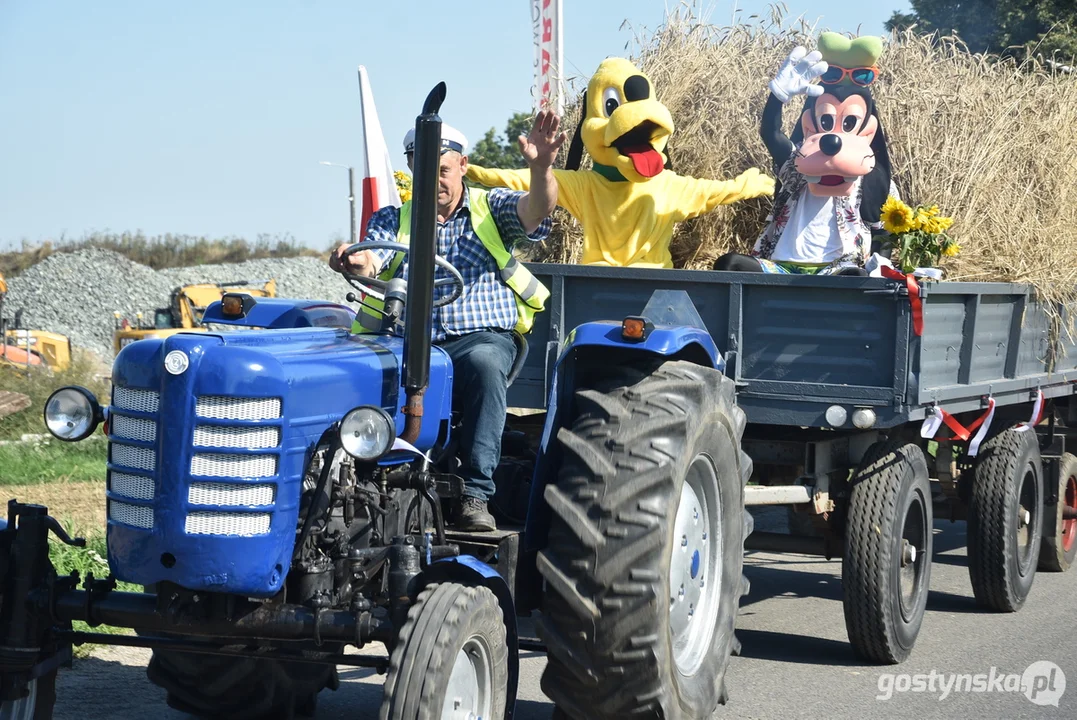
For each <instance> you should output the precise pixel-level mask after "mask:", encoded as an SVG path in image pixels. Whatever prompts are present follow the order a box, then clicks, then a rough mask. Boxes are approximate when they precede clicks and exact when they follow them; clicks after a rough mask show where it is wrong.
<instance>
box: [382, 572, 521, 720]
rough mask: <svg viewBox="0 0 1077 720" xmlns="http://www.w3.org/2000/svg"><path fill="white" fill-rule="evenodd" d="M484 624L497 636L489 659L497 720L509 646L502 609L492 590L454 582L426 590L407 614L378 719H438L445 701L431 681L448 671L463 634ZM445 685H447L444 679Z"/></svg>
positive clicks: (502, 706) (503, 697) (502, 709)
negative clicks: (438, 674)
mask: <svg viewBox="0 0 1077 720" xmlns="http://www.w3.org/2000/svg"><path fill="white" fill-rule="evenodd" d="M475 623H478V624H485V626H486V630H487V631H488V632H489V633H490V634H491V635H492V636H493V645H494V647H493V648H491V651H492V652H493V657H491V658H490V661H491V665H492V667H491V670H492V672H493V674H494V677H493V682H494V686H495V687H497V688H500V693H499V694H496V695H495V701H494V711H493V716H494V717H501V716H502V715H504V712H505V703H506V699H507V670H506V668H507V665H508V645H507V642H506V632H505V624H504V619H503V616H502V611H501V607H500V605H499V603H498V600H497V597H496V596H495V595H494V593H493V591H491V590H490V589H489V588H486V587H472V586H465V585H459V584H456V583H442V584H433V585H428V586H427V587H425V588H424V589H423V591H422V592H420V593H419V596H418V598H417V599H416V601H415V603H414V604H413V605H412V606H411V607H410V608H409V609H408V616H407V620H406V621H405V623H404V626H403V627H402V628H401V629H400V632H399V636H398V637H399V639H398V641H397V643H396V646H395V647H394V648H393V652H392V654H391V655H390V657H389V672H388V675H387V676H386V678H385V687H384V690H383V696H382V704H381V709H380V710H379V713H378V718H379V720H439V719H440V718H441V710H442V705H443V703H444V698H443V697H440V696H439V694H438V686H437V681H435V680H433V679H432V678H433V677H434V676H436V675H437V673H439V672H441V671H442V670H443V669H445V668H447V669H448V670H449V671H450V672H451V670H452V667H453V663H454V662H455V660H456V655H457V652H458V650H459V648H458V647H457V644H460V645H462V644H463V638H460V635H461V633H463V632H466V631H467V628H468V627H469V626H470V625H472V624H475ZM445 680H448V678H447V677H446V678H445Z"/></svg>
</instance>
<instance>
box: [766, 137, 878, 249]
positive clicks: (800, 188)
mask: <svg viewBox="0 0 1077 720" xmlns="http://www.w3.org/2000/svg"><path fill="white" fill-rule="evenodd" d="M795 161H796V155H795V154H793V155H791V156H790V158H789V159H788V160H786V162H785V164H784V165H782V167H781V170H779V171H778V182H780V183H781V187H780V188H779V189H778V191H777V192H775V194H774V207H773V209H772V210H771V213H770V215H768V216H767V226H766V227H765V228H764V229H763V234H762V235H760V236H759V240H757V241H756V243H755V248H754V249H753V250H752V253H751V254H752V255H753V256H755V257H758V258H763V259H764V260H769V259H770V257H771V255H773V254H774V248H776V247H777V246H778V240H780V239H781V237H782V232H783V231H784V230H785V227H786V225H788V224H789V216H790V213H791V211H792V209H793V206H794V205H795V204H796V202H797V201H798V200H799V198H800V194H801V193H802V192H804V191H805V190H806V189H807V185H808V184H807V182H806V181H805V179H804V176H803V175H801V174H800V172H799V171H797V169H796V165H795ZM861 196H862V190H861V184H860V183H857V184H856V191H855V192H854V193H853V195H852V196H851V197H845V196H839V197H836V198H834V215H835V217H836V220H837V224H838V234H839V235H841V243H842V247H843V248H844V252H843V253H842V255H841V257H839V258H838V259H837V260H835V261H834V262H832V263H830V264H831V265H834V266H837V265H856V266H858V267H863V266H864V263H865V262H866V261H867V258H868V254H869V253H870V251H871V230H870V229H869V228H867V227H866V226H865V225H864V223H863V221H862V220H861V219H860V199H861Z"/></svg>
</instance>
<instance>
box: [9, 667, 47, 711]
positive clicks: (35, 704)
mask: <svg viewBox="0 0 1077 720" xmlns="http://www.w3.org/2000/svg"><path fill="white" fill-rule="evenodd" d="M29 690H30V692H29V694H28V695H27V696H26V697H23V698H19V699H18V700H5V701H4V702H3V704H0V720H52V710H53V706H54V705H55V704H56V671H55V670H53V671H52V672H50V673H46V674H45V675H43V676H42V677H39V678H37V679H35V680H31V681H30V683H29Z"/></svg>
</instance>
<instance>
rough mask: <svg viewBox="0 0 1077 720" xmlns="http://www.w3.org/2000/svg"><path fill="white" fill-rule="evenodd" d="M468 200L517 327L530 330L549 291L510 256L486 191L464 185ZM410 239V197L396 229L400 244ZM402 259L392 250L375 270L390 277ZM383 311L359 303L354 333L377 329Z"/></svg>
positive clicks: (379, 303) (375, 304) (379, 304)
mask: <svg viewBox="0 0 1077 720" xmlns="http://www.w3.org/2000/svg"><path fill="white" fill-rule="evenodd" d="M467 192H468V203H469V204H470V207H471V227H472V228H474V230H475V234H476V235H477V236H478V237H479V240H480V241H481V242H482V245H483V247H485V248H486V251H487V252H488V253H490V255H492V256H493V258H494V262H495V263H497V268H498V270H499V271H500V275H501V281H502V282H503V283H505V285H507V286H508V287H509V288H510V289H511V290H512V292H513V295H514V296H515V298H516V315H517V319H516V328H515V329H516V331H517V332H519V333H521V334H526V333H528V332H530V331H531V327H532V326H533V325H534V324H535V314H536V313H540V312H542V311H543V310H545V309H546V300H548V299H549V297H550V291H549V290H548V289H546V286H545V285H543V284H542V283H540V282H539V281H538V278H536V277H535V276H534V275H533V274H531V271H530V270H528V269H527V267H526V266H524V264H523V263H521V262H520V261H518V260H517V259H516V258H514V257H513V256H512V253H511V252H510V251H509V250H508V249H507V248H506V247H505V242H504V241H503V240H502V239H501V234H500V233H499V232H498V231H497V223H496V222H494V216H493V213H492V212H491V211H490V200H489V198H487V196H486V195H487V191H486V190H483V189H481V188H473V187H469V188H467ZM410 240H411V200H408V201H407V202H406V203H404V204H403V205H402V206H401V207H400V228H399V229H398V230H397V232H396V241H397V242H398V243H400V244H401V245H407V244H408V243H409V241H410ZM403 261H404V253H402V252H398V253H394V254H393V258H392V260H390V261H389V263H388V265H387V266H386V267H385V268H384V269H383V270H382V271H381V272H380V273H379V274H378V278H379V279H381V280H386V281H388V280H390V279H392V277H393V276H394V275H396V272H397V270H399V269H400V264H401V263H402V262H403ZM364 302H365V303H366V304H367V305H369V306H371V308H377V309H378V310H380V309H381V308H383V307H384V306H385V302H384V301H383V300H378V299H377V298H374V297H371V296H369V295H368V296H367V297H366V299H365V300H364ZM381 323H382V315H381V313H379V312H376V311H375V310H372V309H369V308H367V307H364V306H363V305H360V306H359V312H358V313H357V314H356V316H355V322H353V323H352V332H353V333H371V332H380V331H381Z"/></svg>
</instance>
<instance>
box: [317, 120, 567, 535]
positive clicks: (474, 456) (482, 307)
mask: <svg viewBox="0 0 1077 720" xmlns="http://www.w3.org/2000/svg"><path fill="white" fill-rule="evenodd" d="M559 126H560V118H558V117H557V116H556V115H555V114H554V113H552V112H546V111H543V112H540V113H539V114H538V116H537V118H536V119H535V122H534V125H533V126H532V128H531V131H530V133H529V134H528V136H527V137H524V136H523V135H521V136H520V137H519V138H518V142H519V145H520V152H521V153H522V154H523V157H524V160H525V161H526V162H527V166H528V168H530V171H531V184H530V190H529V191H528V192H519V191H512V190H508V189H505V188H494V189H492V190H489V191H486V190H482V189H479V188H474V187H470V188H469V187H467V186H465V185H464V174H465V173H466V172H467V145H468V143H467V139H466V138H465V137H464V136H463V135H462V134H461V133H460V132H458V131H457V130H455V129H453V128H451V127H449V126H448V125H446V124H442V126H441V168H440V173H439V179H438V200H437V202H438V217H437V250H436V252H437V254H438V255H440V256H442V257H443V258H445V259H446V260H447V261H448V262H449V263H451V264H452V265H453V266H455V267H456V268H457V269H458V270H459V271H460V274H461V275H462V276H463V279H464V290H463V294H462V295H461V296H460V298H458V299H457V300H455V301H454V302H452V303H450V304H448V305H446V306H444V307H441V308H436V309H434V314H433V338H432V340H433V342H434V344H435V345H438V346H439V347H441V348H442V349H443V350H445V352H447V353H448V355H449V357H450V358H451V359H452V363H453V375H454V380H453V408H454V409H455V410H456V411H457V412H459V413H460V415H461V422H462V427H461V431H460V461H461V468H460V471H459V472H460V475H461V476H462V477H463V480H464V497H463V498H461V500H460V501H459V502H458V504H457V505H456V506H455V508H454V513H453V514H454V516H455V519H454V521H453V525H454V527H456V528H457V529H459V530H468V531H489V530H495V529H496V524H495V522H494V518H493V516H492V515H491V514H490V512H489V510H488V509H487V502H488V500H489V499H490V497H491V496H492V495H493V494H494V470H495V469H496V468H497V465H498V463H499V462H500V460H501V434H502V432H503V431H504V428H505V414H506V410H507V403H506V395H507V390H508V373H509V371H510V370H511V368H512V364H513V362H514V360H515V357H516V345H515V343H514V342H513V339H512V331H513V329H514V328H515V329H524V330H526V329H528V328H529V327H530V320H531V317H532V316H533V314H534V311H533V310H528V306H527V305H526V304H525V303H524V302H523V301H524V300H527V299H529V297H528V296H529V293H534V292H535V286H536V283H535V282H532V281H533V278H532V277H531V276H530V273H529V272H528V271H527V269H526V268H525V267H524V266H523V265H522V264H515V261H513V260H511V257H512V256H511V251H512V248H513V247H514V246H516V245H517V244H519V243H522V242H524V241H532V242H538V241H542V240H545V239H546V238H547V237H548V236H549V234H550V228H551V225H552V223H551V220H550V213H551V212H553V208H554V206H555V205H556V203H557V181H556V180H555V179H554V175H553V170H552V169H551V168H552V166H553V163H554V160H555V159H556V157H557V152H558V150H559V149H560V147H561V145H562V144H564V141H565V134H564V133H562V132H559ZM414 134H415V131H414V130H409V131H408V134H407V135H406V136H405V138H404V152H405V155H406V156H407V161H408V169H409V170H413V168H412V160H413V156H414ZM405 208H406V211H407V213H408V215H409V216H410V201H409V203H405ZM405 208H396V207H393V206H388V207H384V208H382V209H380V210H378V211H377V212H375V213H374V214H373V215H372V216H371V218H370V221H369V222H368V223H367V227H366V238H365V240H366V241H376V240H383V241H396V242H406V238H401V239H398V234H400V232H401V223H400V214H401V210H403V209H405ZM488 219H492V221H493V224H492V226H491V224H490V223H489V222H487V220H488ZM476 226H478V227H479V228H480V230H481V235H482V237H480V233H476V230H475V227H476ZM491 229H492V230H494V231H495V232H494V233H491V232H490V231H491ZM409 230H410V228H404V232H405V233H406V232H408V231H409ZM498 240H499V241H500V243H501V244H502V246H503V247H497V246H496V243H497V241H498ZM491 245H494V250H495V251H497V252H496V255H497V256H496V257H495V254H494V253H492V252H491V250H488V249H487V248H488V247H491ZM347 247H348V244H346V243H345V244H343V245H341V246H340V247H338V248H337V249H336V251H335V252H334V253H333V254H332V255H331V256H330V258H329V265H330V267H332V268H333V269H334V270H336V271H338V272H341V271H342V270H343V268H342V267H341V258H342V256H343V253H344V250H345V249H346V248H347ZM505 249H508V251H509V252H508V253H506V252H505ZM393 256H394V253H393V252H392V251H391V250H364V251H363V252H357V253H353V254H352V255H351V256H350V257H349V258H348V261H347V262H348V271H349V272H351V273H353V274H356V275H361V276H366V277H374V276H381V277H382V278H383V279H388V278H389V277H392V276H393V275H400V274H401V273H403V277H405V278H406V277H407V256H406V255H403V254H402V256H403V262H401V263H400V265H399V266H397V267H395V269H394V268H393V266H392V264H391V261H392V259H393ZM506 260H507V262H508V263H512V264H514V265H516V267H515V269H514V270H510V273H509V274H510V275H512V276H513V277H511V278H510V279H509V280H507V281H502V279H501V278H502V275H503V273H502V272H500V270H501V268H502V267H505V266H506V264H507V263H506ZM382 268H386V272H385V274H382ZM394 270H395V271H394ZM390 271H394V272H390ZM437 273H438V276H439V277H440V276H441V274H442V273H443V271H441V270H437ZM521 278H522V279H523V280H524V282H523V283H520V279H521ZM507 283H508V284H507ZM510 285H514V286H516V289H515V290H514V289H513V288H512V287H510ZM539 288H540V290H541V291H542V293H543V298H542V300H543V301H544V299H545V294H546V290H545V288H542V287H541V286H539ZM448 291H449V288H439V289H436V290H435V291H434V292H435V297H437V296H438V293H439V292H448ZM539 306H540V307H541V303H540V305H539ZM362 310H363V309H362V308H360V313H362ZM361 319H362V318H361V317H360V321H361ZM521 322H522V323H523V325H521Z"/></svg>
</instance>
